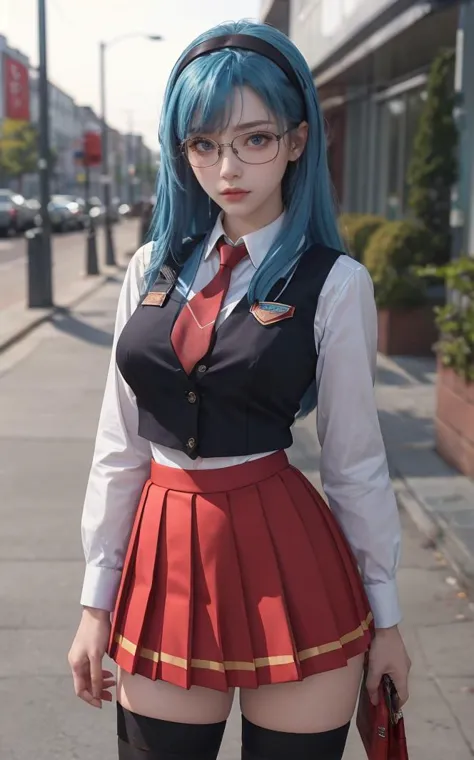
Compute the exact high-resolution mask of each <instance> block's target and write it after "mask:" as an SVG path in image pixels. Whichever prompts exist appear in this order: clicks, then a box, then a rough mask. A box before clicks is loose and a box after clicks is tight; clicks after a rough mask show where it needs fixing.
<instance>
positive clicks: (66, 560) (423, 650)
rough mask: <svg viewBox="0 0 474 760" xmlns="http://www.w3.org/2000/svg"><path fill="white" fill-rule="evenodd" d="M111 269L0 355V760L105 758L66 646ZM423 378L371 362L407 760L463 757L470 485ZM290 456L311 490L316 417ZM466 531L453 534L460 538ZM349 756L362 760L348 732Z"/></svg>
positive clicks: (300, 429) (79, 571)
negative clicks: (392, 547) (440, 438)
mask: <svg viewBox="0 0 474 760" xmlns="http://www.w3.org/2000/svg"><path fill="white" fill-rule="evenodd" d="M126 247H127V246H126V245H124V246H123V247H122V254H121V257H120V263H121V264H122V265H124V264H126V261H127V257H126V255H125V249H126ZM121 276H122V274H121V272H120V271H118V272H117V274H116V276H114V277H109V278H107V279H105V280H104V283H103V284H102V286H101V287H100V289H95V291H94V292H93V293H92V295H90V296H89V297H88V298H86V299H83V300H82V301H81V302H80V303H79V304H78V305H77V306H76V307H75V308H72V309H69V310H58V311H56V312H55V313H54V314H53V315H52V317H51V318H50V319H48V320H47V321H45V322H43V324H41V325H40V326H39V327H38V328H37V329H35V330H32V331H30V332H29V333H28V334H27V335H26V336H25V337H23V339H22V340H18V341H17V342H15V343H14V344H12V345H11V346H10V348H9V349H8V350H4V351H3V353H2V354H0V494H1V499H0V521H1V526H2V527H1V530H0V651H1V652H2V657H1V658H0V704H1V705H2V709H1V710H0V758H1V760H30V758H32V757H34V758H35V760H56V759H57V760H108V758H110V759H111V760H112V759H113V758H115V757H116V750H115V746H116V745H115V712H114V708H113V707H112V706H110V705H105V706H104V709H103V710H102V711H101V712H99V711H98V710H93V709H91V708H89V707H87V706H86V705H84V704H83V703H81V702H80V701H79V700H77V698H76V697H75V696H74V694H73V690H72V680H71V677H70V673H69V667H68V663H67V652H68V649H69V646H70V643H71V641H72V638H73V635H74V633H75V630H76V628H77V624H78V622H79V617H80V607H79V594H80V587H81V583H82V575H83V556H82V548H81V543H80V517H81V510H82V501H83V497H84V491H85V486H86V480H87V475H88V470H89V467H90V461H91V457H92V446H93V440H94V436H95V430H96V425H97V418H98V412H99V407H100V403H101V398H102V393H103V387H104V382H105V376H106V370H107V364H108V360H109V353H110V345H111V341H112V330H113V322H114V309H115V305H116V300H117V296H118V292H119V287H120V281H121ZM432 373H433V366H432V364H431V363H429V362H427V363H425V362H421V364H420V363H419V362H415V361H410V360H397V361H396V362H395V361H392V360H388V359H385V358H383V357H380V362H379V372H378V383H377V390H376V392H377V400H378V404H379V409H380V419H381V424H382V428H383V433H384V437H385V442H386V446H387V451H388V457H389V462H390V467H391V470H392V474H393V476H394V484H395V487H396V489H397V495H398V497H399V502H400V506H401V517H402V523H403V531H404V543H403V547H404V549H403V558H402V565H401V569H400V572H399V576H398V578H399V588H400V594H401V601H402V608H403V612H404V621H403V624H402V631H403V635H404V637H405V641H406V644H407V648H408V650H409V653H410V656H411V658H412V660H413V670H412V677H411V697H410V701H409V703H408V705H407V707H406V710H405V715H406V722H407V731H408V737H409V748H410V758H411V760H426V759H427V758H430V760H446V757H449V758H450V760H468V759H469V758H470V759H471V760H472V758H473V757H474V721H473V716H474V656H473V654H474V602H473V599H472V597H471V596H470V593H468V589H467V587H465V586H464V584H463V575H462V573H461V572H460V567H459V564H458V561H459V556H458V558H457V560H456V559H455V564H454V565H453V564H452V559H451V555H450V550H451V549H452V547H451V544H450V542H449V541H448V540H447V539H446V535H447V534H448V533H449V531H450V530H451V528H453V529H456V530H458V529H459V528H460V527H462V525H466V524H468V523H467V521H468V519H469V518H468V517H467V515H468V514H469V505H470V506H471V507H472V505H473V504H474V500H473V499H471V496H470V494H471V491H470V489H471V488H472V484H471V482H470V481H468V480H467V479H466V478H462V477H461V476H459V475H457V474H456V473H454V471H452V470H450V468H447V467H446V465H443V463H442V462H441V461H440V460H438V459H437V457H436V454H435V453H434V452H433V435H432V434H433V430H432V422H431V420H432V411H433V403H434V401H433V396H434V393H433V385H432ZM290 457H291V459H292V461H293V462H294V464H296V465H297V466H299V467H301V468H302V469H303V470H304V471H305V472H306V474H307V475H308V476H309V477H310V478H311V479H312V480H313V481H314V482H315V483H316V485H317V484H318V464H319V447H318V444H317V441H316V436H315V421H314V417H313V416H311V417H310V418H308V419H307V420H305V421H304V422H302V423H300V424H298V426H297V428H296V431H295V444H294V446H293V447H292V449H291V451H290ZM469 500H470V501H469ZM413 504H415V505H416V507H414V506H413ZM460 504H461V505H462V506H461V507H460V506H459V505H460ZM420 515H421V517H420ZM414 518H417V520H418V522H417V523H416V522H415V521H414ZM428 518H429V519H428ZM463 519H464V520H465V521H466V522H464V523H463V522H462V520H463ZM439 525H441V526H442V527H443V530H444V533H443V534H442V535H441V533H440V530H438V529H437V530H436V531H434V530H433V526H435V527H436V526H439ZM420 528H422V531H420ZM469 530H470V528H466V529H465V531H464V532H463V531H461V534H462V535H464V533H465V535H466V538H468V539H469V540H470V538H469V535H470V534H469ZM451 532H452V533H453V535H454V530H453V531H451ZM469 540H467V541H466V542H464V545H465V547H467V548H469ZM454 554H455V553H454ZM463 556H464V555H463ZM239 730H240V726H239V715H238V705H237V700H236V704H235V705H234V709H233V712H232V715H231V718H230V720H229V723H228V727H227V729H226V734H225V739H224V744H223V747H222V751H221V755H220V757H222V758H223V760H231V759H232V760H238V758H239V757H240V754H239V753H240V750H239V746H240V745H239ZM345 758H347V760H363V758H364V753H363V751H362V748H361V744H360V740H359V738H358V736H357V731H356V729H355V727H354V726H353V727H352V729H351V732H350V737H349V743H348V748H347V752H346V755H345Z"/></svg>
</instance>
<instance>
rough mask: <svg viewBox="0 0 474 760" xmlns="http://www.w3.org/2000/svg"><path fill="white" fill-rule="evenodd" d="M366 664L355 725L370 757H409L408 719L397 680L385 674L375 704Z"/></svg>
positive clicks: (402, 759)
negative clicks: (403, 711) (370, 691)
mask: <svg viewBox="0 0 474 760" xmlns="http://www.w3.org/2000/svg"><path fill="white" fill-rule="evenodd" d="M366 678H367V666H366V668H365V671H364V678H363V681H362V687H361V690H360V696H359V706H358V709H357V720H356V725H357V728H358V730H359V734H360V737H361V739H362V743H363V745H364V747H365V751H366V752H367V757H368V758H369V760H409V759H408V748H407V741H406V734H405V721H404V719H403V713H402V711H401V710H400V709H399V707H398V704H399V699H398V694H397V690H396V688H395V684H394V683H393V681H392V679H391V678H390V676H388V675H384V676H383V678H382V680H381V682H380V687H379V703H378V705H376V706H375V705H373V704H372V702H371V701H370V699H369V692H368V691H367V687H366Z"/></svg>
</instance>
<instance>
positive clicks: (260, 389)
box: [116, 245, 341, 459]
mask: <svg viewBox="0 0 474 760" xmlns="http://www.w3.org/2000/svg"><path fill="white" fill-rule="evenodd" d="M340 255H341V253H340V252H339V251H335V250H332V249H329V248H325V247H323V246H319V245H316V246H313V247H311V248H310V249H308V250H307V251H305V253H304V254H303V255H302V257H301V259H300V260H299V263H298V265H297V267H296V269H295V271H294V273H293V276H292V277H291V279H290V282H289V283H288V284H287V286H286V287H285V289H284V291H283V293H282V294H281V296H278V294H279V292H280V291H281V281H280V282H279V283H277V284H276V286H275V287H274V288H273V289H272V292H271V293H270V294H269V296H268V299H267V300H268V301H271V300H274V299H277V300H278V301H279V302H280V303H284V304H287V305H289V306H293V307H294V314H293V316H292V317H291V318H289V319H282V320H281V321H278V322H275V323H273V324H270V325H263V324H261V323H260V322H259V321H258V320H257V319H256V318H255V316H254V315H253V314H252V313H251V312H250V309H249V303H248V300H247V294H245V295H244V297H243V298H242V300H241V301H240V302H239V303H238V304H237V306H236V307H235V308H234V310H233V311H232V313H231V314H230V315H229V316H228V317H227V318H226V319H225V320H224V321H223V322H222V323H221V325H220V326H219V327H218V329H217V330H216V331H215V334H214V339H213V342H212V345H211V347H210V350H209V352H208V353H207V355H206V356H204V357H203V358H202V360H201V361H200V362H199V363H198V364H197V365H196V367H195V368H194V370H193V372H192V373H191V375H189V376H188V375H187V374H186V373H185V371H184V370H183V368H182V367H181V365H180V362H179V360H178V358H177V356H176V354H175V352H174V350H173V347H172V345H171V341H170V334H171V330H172V327H173V324H174V322H175V319H176V318H177V316H178V314H179V312H180V309H181V307H182V305H183V301H184V297H183V296H181V295H180V294H179V293H178V291H177V289H176V288H170V286H169V283H170V282H171V281H174V280H175V277H176V272H175V273H174V274H173V273H172V274H171V277H170V270H169V269H168V268H167V267H166V268H164V270H162V273H161V275H160V277H159V278H158V279H157V282H156V283H155V286H154V288H153V290H155V291H158V292H159V291H162V292H164V291H166V290H168V291H170V292H168V295H167V296H166V298H165V299H164V303H163V304H162V305H161V306H160V305H144V304H143V303H141V302H140V304H139V306H138V307H137V309H136V310H135V312H134V313H133V314H132V316H131V318H130V319H129V321H128V322H127V324H126V325H125V327H124V329H123V331H122V334H121V336H120V338H119V341H118V344H117V351H116V358H117V364H118V367H119V369H120V372H121V374H122V376H123V377H124V379H125V381H126V382H127V383H128V385H129V386H130V387H131V389H132V391H133V392H134V394H135V396H136V399H137V406H138V412H139V426H138V433H139V435H140V436H142V437H143V438H146V439H147V440H149V441H151V442H153V443H156V444H161V445H163V446H169V447H170V448H173V449H179V450H180V451H184V452H186V454H187V455H188V456H189V457H190V458H191V459H195V458H196V457H197V456H201V457H223V456H238V455H245V454H257V453H263V452H266V451H273V450H276V449H285V448H288V447H289V446H291V444H292V442H293V438H292V434H291V426H292V424H293V422H294V419H295V415H296V414H297V412H298V409H299V405H300V401H301V398H302V397H303V395H304V393H305V391H306V390H307V389H308V388H309V386H310V384H311V383H312V381H313V380H314V377H315V370H316V361H317V354H316V349H315V345H314V317H315V313H316V307H317V303H318V298H319V294H320V292H321V289H322V287H323V285H324V282H325V280H326V278H327V276H328V274H329V272H330V270H331V269H332V267H333V265H334V263H335V261H336V260H337V259H338V257H339V256H340ZM142 300H143V299H142ZM159 301H160V298H158V300H157V301H155V304H156V303H158V302H159Z"/></svg>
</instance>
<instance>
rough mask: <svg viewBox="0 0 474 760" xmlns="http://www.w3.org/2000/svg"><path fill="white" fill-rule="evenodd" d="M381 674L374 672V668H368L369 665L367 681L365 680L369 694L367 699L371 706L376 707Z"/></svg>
mask: <svg viewBox="0 0 474 760" xmlns="http://www.w3.org/2000/svg"><path fill="white" fill-rule="evenodd" d="M382 675H383V674H382V673H381V672H379V671H378V670H376V669H375V668H374V667H370V665H369V672H368V673H367V680H366V683H365V685H366V687H367V691H368V692H369V698H370V701H371V702H372V704H373V705H378V703H379V686H380V681H381V680H382Z"/></svg>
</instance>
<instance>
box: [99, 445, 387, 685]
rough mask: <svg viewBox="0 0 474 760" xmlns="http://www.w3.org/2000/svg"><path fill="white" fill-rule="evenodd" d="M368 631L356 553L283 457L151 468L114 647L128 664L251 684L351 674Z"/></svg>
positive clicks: (195, 679)
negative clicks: (212, 466) (345, 670)
mask: <svg viewBox="0 0 474 760" xmlns="http://www.w3.org/2000/svg"><path fill="white" fill-rule="evenodd" d="M372 635H373V618H372V613H371V611H370V607H369V603H368V600H367V596H366V594H365V591H364V587H363V584H362V581H361V577H360V573H359V570H358V567H357V564H356V561H355V559H354V556H353V554H352V551H351V549H350V547H349V545H348V543H347V541H346V539H345V537H344V535H343V533H342V531H341V529H340V527H339V525H338V523H337V522H336V520H335V518H334V517H333V515H332V513H331V511H330V509H329V508H328V506H327V505H326V503H325V502H324V500H323V499H322V498H321V496H320V495H319V494H318V492H317V491H316V490H315V489H314V488H313V486H312V485H311V483H310V482H309V481H308V480H307V479H306V478H305V477H304V476H303V475H302V473H301V472H299V470H297V469H295V468H294V467H292V466H291V465H289V463H288V459H287V457H286V454H285V453H284V452H278V453H276V454H272V455H269V456H268V457H264V458H262V459H258V460H254V461H251V462H248V463H245V464H242V465H237V466H233V467H228V468H225V469H217V470H197V471H191V470H179V469H175V468H172V467H164V466H161V465H158V464H156V463H155V462H152V464H151V474H150V479H149V480H148V481H147V483H146V484H145V486H144V489H143V493H142V496H141V499H140V504H139V507H138V510H137V514H136V517H135V522H134V526H133V530H132V533H131V537H130V543H129V547H128V552H127V556H126V560H125V564H124V569H123V574H122V580H121V585H120V589H119V593H118V598H117V603H116V608H115V612H114V617H113V623H112V631H111V637H110V642H109V650H108V651H109V655H110V656H111V657H112V658H113V659H114V660H115V662H116V663H117V664H118V665H119V666H120V667H121V668H123V669H124V670H125V671H127V672H129V673H139V674H140V675H142V676H145V677H146V678H150V679H153V680H156V679H161V680H163V681H168V682H170V683H173V684H176V685H178V686H182V687H184V688H189V687H190V686H192V685H194V684H196V685H199V686H205V687H208V688H212V689H218V690H223V691H226V690H227V689H228V688H229V687H232V686H237V687H242V688H256V687H258V686H260V685H263V684H272V683H283V682H288V681H299V680H301V679H303V678H305V677H307V676H310V675H313V674H315V673H320V672H323V671H327V670H332V669H335V668H341V667H344V666H345V665H346V664H347V661H348V659H350V658H351V657H354V656H355V655H357V654H360V653H362V652H365V651H366V650H367V649H368V647H369V645H370V642H371V639H372Z"/></svg>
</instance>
